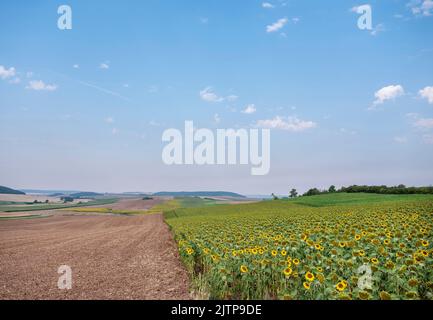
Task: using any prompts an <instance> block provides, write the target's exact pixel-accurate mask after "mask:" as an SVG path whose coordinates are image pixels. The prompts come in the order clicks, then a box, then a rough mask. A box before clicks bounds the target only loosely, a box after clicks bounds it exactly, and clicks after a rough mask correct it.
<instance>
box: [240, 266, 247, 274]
mask: <svg viewBox="0 0 433 320" xmlns="http://www.w3.org/2000/svg"><path fill="white" fill-rule="evenodd" d="M240 269H241V272H242V273H247V272H248V268H247V266H244V265H241V268H240Z"/></svg>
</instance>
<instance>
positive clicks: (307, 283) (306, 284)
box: [303, 282, 310, 290]
mask: <svg viewBox="0 0 433 320" xmlns="http://www.w3.org/2000/svg"><path fill="white" fill-rule="evenodd" d="M303 285H304V288H305V290H310V283H309V282H304V283H303Z"/></svg>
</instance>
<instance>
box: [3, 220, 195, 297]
mask: <svg viewBox="0 0 433 320" xmlns="http://www.w3.org/2000/svg"><path fill="white" fill-rule="evenodd" d="M61 265H68V266H70V267H71V268H72V281H73V285H72V289H71V290H60V289H58V287H57V282H58V279H59V276H60V274H58V273H57V270H58V268H59V266H61ZM0 299H189V293H188V276H187V273H186V271H185V270H184V268H183V266H182V265H181V264H180V262H179V258H178V255H177V249H176V245H175V243H174V241H173V239H172V235H171V233H170V231H169V229H168V227H167V225H166V224H165V223H164V221H163V217H162V215H160V214H157V215H141V216H133V217H129V216H125V217H122V216H52V217H47V218H38V219H31V220H6V221H0Z"/></svg>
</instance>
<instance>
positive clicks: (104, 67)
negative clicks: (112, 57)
mask: <svg viewBox="0 0 433 320" xmlns="http://www.w3.org/2000/svg"><path fill="white" fill-rule="evenodd" d="M99 69H110V65H109V64H108V62H104V63H101V64H100V65H99Z"/></svg>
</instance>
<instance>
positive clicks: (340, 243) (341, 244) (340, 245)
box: [338, 242, 346, 248]
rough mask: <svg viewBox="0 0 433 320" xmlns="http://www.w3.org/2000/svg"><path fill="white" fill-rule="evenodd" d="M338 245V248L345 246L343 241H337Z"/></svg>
mask: <svg viewBox="0 0 433 320" xmlns="http://www.w3.org/2000/svg"><path fill="white" fill-rule="evenodd" d="M338 246H339V247H340V248H344V247H345V246H346V243H344V242H339V243H338Z"/></svg>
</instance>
